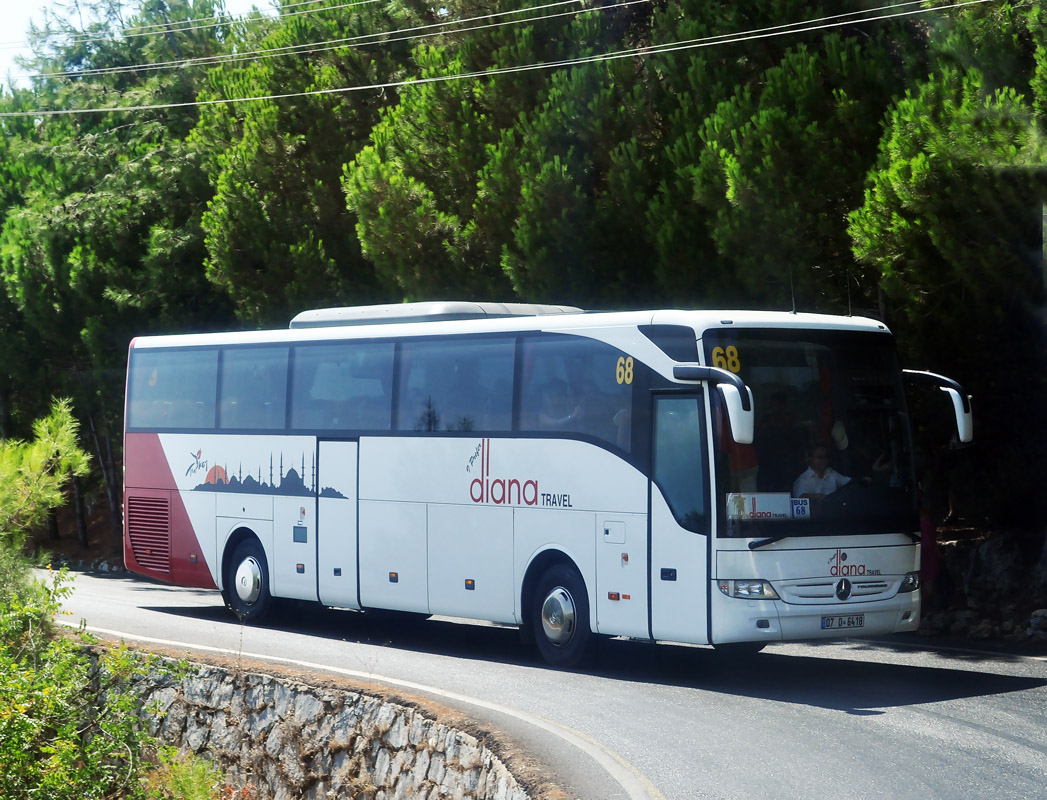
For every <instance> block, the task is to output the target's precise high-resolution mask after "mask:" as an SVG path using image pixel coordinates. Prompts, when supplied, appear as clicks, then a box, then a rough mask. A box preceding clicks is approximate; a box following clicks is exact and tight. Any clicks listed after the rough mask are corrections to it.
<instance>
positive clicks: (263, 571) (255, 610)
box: [225, 539, 273, 623]
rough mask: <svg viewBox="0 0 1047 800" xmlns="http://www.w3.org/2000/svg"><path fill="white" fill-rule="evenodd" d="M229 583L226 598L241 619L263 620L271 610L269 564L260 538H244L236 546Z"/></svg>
mask: <svg viewBox="0 0 1047 800" xmlns="http://www.w3.org/2000/svg"><path fill="white" fill-rule="evenodd" d="M225 585H226V591H225V596H226V597H225V602H226V604H227V605H228V606H229V608H230V609H231V610H232V612H233V613H234V614H235V615H236V617H237V619H239V620H240V622H243V623H253V622H260V621H261V620H262V619H264V618H265V617H266V615H268V614H269V612H270V610H271V609H272V606H273V596H272V595H271V594H269V565H268V564H267V563H266V560H265V553H264V552H263V551H262V546H261V545H260V544H259V543H258V540H257V539H244V541H242V542H240V544H238V545H237V546H236V550H234V551H233V557H232V559H230V561H229V572H228V574H227V575H226V581H225Z"/></svg>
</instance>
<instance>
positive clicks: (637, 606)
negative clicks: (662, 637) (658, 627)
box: [593, 514, 649, 639]
mask: <svg viewBox="0 0 1047 800" xmlns="http://www.w3.org/2000/svg"><path fill="white" fill-rule="evenodd" d="M595 590H596V605H595V606H593V608H595V609H596V613H595V615H594V616H595V619H594V620H593V628H594V629H595V630H596V631H598V632H599V633H607V634H613V635H615V636H632V637H634V638H637V639H646V638H648V636H649V633H648V629H647V515H646V514H616V515H611V514H597V515H596V587H595ZM615 598H617V599H615Z"/></svg>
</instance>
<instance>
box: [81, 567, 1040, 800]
mask: <svg viewBox="0 0 1047 800" xmlns="http://www.w3.org/2000/svg"><path fill="white" fill-rule="evenodd" d="M66 608H67V609H68V610H69V611H71V612H72V614H71V616H70V617H68V619H69V620H71V621H74V622H78V621H79V620H81V619H83V620H84V621H85V622H86V625H87V626H88V627H89V628H91V629H96V630H98V631H100V632H108V634H107V635H116V636H124V637H126V638H128V639H132V638H143V637H144V638H147V639H154V640H162V641H163V642H164V643H166V646H167V647H168V648H172V647H173V648H174V649H176V650H181V649H184V650H186V651H188V652H192V650H193V649H194V648H205V649H207V648H210V649H211V651H212V652H213V651H215V650H217V651H219V652H229V653H233V654H235V653H236V652H240V653H243V654H244V655H245V656H249V657H264V658H268V659H275V660H277V662H278V663H283V664H292V665H297V666H304V667H306V668H310V669H318V670H329V671H333V672H339V673H341V674H343V675H349V676H350V677H353V678H360V679H366V680H369V681H373V682H378V683H382V682H385V683H388V684H389V685H391V686H393V687H394V688H395V689H396V690H397V691H400V692H405V691H406V692H409V693H413V694H428V695H430V696H431V697H433V698H435V699H436V700H438V701H439V702H441V703H442V704H444V705H446V706H450V707H452V708H456V709H458V710H461V711H464V712H466V713H468V714H469V715H470V716H471V717H473V718H475V719H477V720H478V721H479V722H480V723H481V724H483V725H485V726H487V727H490V728H492V729H495V730H499V731H501V732H502V733H503V734H504V736H505V737H507V738H508V739H509V740H510V741H511V742H512V743H514V744H515V745H516V746H518V747H520V748H522V749H523V750H524V751H525V752H527V753H528V754H529V755H530V756H532V757H533V759H535V760H536V761H537V763H539V764H540V765H541V767H542V769H544V770H546V771H547V775H548V779H549V780H550V781H551V782H552V783H554V784H558V785H560V786H562V787H563V788H564V790H565V791H566V792H567V793H568V796H569V797H572V798H579V799H580V800H619V799H620V798H623V799H624V798H628V800H644V798H651V799H652V800H655V799H658V798H667V799H668V800H677V799H680V800H685V799H687V800H689V799H690V798H732V799H733V798H746V800H755V799H756V798H775V799H778V798H823V797H824V798H847V799H848V800H856V799H857V798H865V797H868V798H878V799H882V798H921V800H927V798H950V800H952V799H953V798H977V800H984V799H985V798H1044V797H1047V653H1044V654H1041V655H1039V656H1038V655H1036V654H1035V653H1032V652H1030V653H1025V654H1018V653H1013V652H1011V653H1008V652H1003V651H999V650H993V649H991V648H990V649H985V650H980V651H978V650H971V649H965V648H964V647H962V646H958V645H957V644H956V643H954V642H953V643H950V642H947V641H944V640H942V641H938V640H927V639H921V638H917V637H911V638H898V639H894V638H891V639H883V640H876V641H868V640H850V641H842V642H834V643H822V644H789V645H778V646H773V647H771V648H768V649H767V650H765V651H764V652H763V653H761V654H760V655H758V656H755V657H753V658H751V659H750V660H748V661H742V662H738V661H728V660H726V659H725V658H724V657H723V656H722V654H721V653H717V652H715V651H713V650H712V649H711V648H707V647H684V646H677V645H657V646H654V645H650V644H643V643H639V642H631V641H624V640H612V641H606V642H602V643H601V646H600V653H599V660H598V664H599V666H597V667H595V668H593V669H590V670H587V671H584V672H559V671H556V670H552V669H549V668H547V667H545V666H544V664H543V663H542V662H541V661H540V660H539V659H538V657H537V655H536V654H535V653H534V652H533V651H532V650H531V649H530V648H527V647H525V646H523V645H522V644H520V641H519V637H518V635H517V633H516V631H514V630H511V629H507V628H500V627H495V626H490V625H477V624H465V623H458V622H451V621H447V620H442V619H431V620H428V621H424V622H419V621H414V620H402V619H390V618H388V617H380V618H368V617H367V615H362V614H357V613H352V612H347V611H336V610H323V609H320V608H318V607H316V608H312V607H309V606H308V605H304V604H298V605H294V606H289V607H287V608H285V609H283V610H282V611H281V613H280V614H279V615H278V616H277V618H276V619H275V620H273V621H272V623H271V624H270V625H268V626H267V627H264V628H254V627H242V626H240V625H239V624H238V623H237V622H236V621H235V620H234V619H232V618H231V616H230V615H229V614H228V613H227V612H226V610H225V609H224V608H223V606H222V604H221V599H220V597H219V595H218V593H217V592H208V591H197V590H192V589H179V588H174V587H169V586H164V585H161V584H157V583H153V582H150V581H145V580H141V579H136V578H132V577H127V576H119V577H116V576H105V575H97V574H79V575H77V576H76V580H75V589H74V593H73V595H72V596H71V597H70V598H69V599H68V600H67V601H66Z"/></svg>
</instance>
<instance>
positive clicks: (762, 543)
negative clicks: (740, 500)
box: [749, 531, 920, 550]
mask: <svg viewBox="0 0 1047 800" xmlns="http://www.w3.org/2000/svg"><path fill="white" fill-rule="evenodd" d="M902 535H903V536H908V537H909V538H910V539H912V540H913V541H914V542H918V541H920V534H918V533H912V532H908V533H907V532H904V531H902ZM789 538H790V537H789V536H787V535H784V534H783V535H782V536H768V537H767V538H766V539H757V540H756V541H755V542H749V549H750V550H757V549H759V548H761V547H766V546H767V545H769V544H774V543H775V542H780V541H782V539H789Z"/></svg>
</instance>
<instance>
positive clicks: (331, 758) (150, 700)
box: [135, 661, 529, 800]
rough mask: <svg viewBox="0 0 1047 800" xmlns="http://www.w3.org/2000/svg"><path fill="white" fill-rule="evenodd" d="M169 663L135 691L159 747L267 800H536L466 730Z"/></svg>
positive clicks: (287, 684) (374, 700)
mask: <svg viewBox="0 0 1047 800" xmlns="http://www.w3.org/2000/svg"><path fill="white" fill-rule="evenodd" d="M172 666H173V662H167V661H163V662H159V663H158V665H157V666H156V667H154V668H153V669H151V670H150V672H149V675H148V677H147V678H146V679H145V680H144V681H143V682H142V683H141V684H140V685H139V686H138V687H137V688H136V689H135V691H136V693H137V694H139V696H140V697H141V700H142V718H143V723H144V724H146V725H148V728H149V731H150V733H151V734H152V735H154V736H156V737H157V738H158V739H160V741H161V743H163V744H167V745H174V746H176V747H178V748H179V749H180V750H182V751H192V752H193V753H195V754H197V755H200V756H203V757H205V758H207V759H208V760H210V761H211V762H212V763H214V764H215V765H216V766H218V767H219V768H220V769H221V770H223V772H225V774H226V775H227V776H228V778H229V780H230V782H232V783H235V784H239V785H242V784H247V783H249V784H253V785H255V786H256V787H257V789H258V791H259V796H260V797H262V798H273V799H274V800H291V799H292V798H295V799H296V798H309V800H313V799H314V798H315V799H316V800H328V799H329V798H368V799H369V800H400V799H401V798H411V800H437V798H454V799H455V800H461V799H463V798H470V799H473V800H528V797H529V796H528V794H527V792H526V791H524V789H522V788H521V787H520V785H519V784H518V782H517V781H516V779H515V778H514V777H513V775H512V774H510V772H509V770H508V769H507V768H506V767H505V765H504V764H503V763H502V762H501V761H500V760H499V759H498V758H497V757H496V756H495V755H494V754H493V753H492V752H491V751H490V750H488V749H487V748H486V747H485V746H483V745H482V744H481V743H480V742H478V741H477V740H476V738H475V737H473V736H472V735H470V734H468V733H464V732H462V731H459V730H455V729H454V728H452V727H449V726H448V725H446V724H444V723H441V722H439V721H436V720H434V719H432V718H430V717H428V716H425V715H423V714H422V713H421V712H419V711H417V710H416V709H413V708H409V707H407V706H405V705H399V704H397V703H393V702H389V701H388V700H385V699H383V698H381V697H377V696H371V695H368V694H364V693H361V692H356V691H346V690H338V689H325V688H315V687H311V686H306V685H303V684H298V683H294V682H291V681H285V680H281V679H278V678H274V677H272V676H269V675H263V674H245V673H234V672H230V671H228V670H225V669H222V668H219V667H214V666H208V665H192V666H191V667H189V668H188V669H174V670H172V669H171V667H172Z"/></svg>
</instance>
